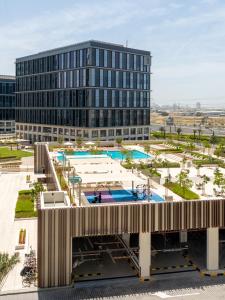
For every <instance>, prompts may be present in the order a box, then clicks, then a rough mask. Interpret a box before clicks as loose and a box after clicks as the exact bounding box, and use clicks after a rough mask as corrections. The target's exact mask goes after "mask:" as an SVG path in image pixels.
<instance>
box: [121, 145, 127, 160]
mask: <svg viewBox="0 0 225 300" xmlns="http://www.w3.org/2000/svg"><path fill="white" fill-rule="evenodd" d="M120 152H121V154H122V162H123V159H124V158H125V159H126V157H127V156H128V153H129V150H127V149H125V148H123V149H122V150H121V151H120Z"/></svg>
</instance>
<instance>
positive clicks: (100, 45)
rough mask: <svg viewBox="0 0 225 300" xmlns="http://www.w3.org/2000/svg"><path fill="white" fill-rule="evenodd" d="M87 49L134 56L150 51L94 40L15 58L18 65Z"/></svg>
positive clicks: (146, 53) (148, 53)
mask: <svg viewBox="0 0 225 300" xmlns="http://www.w3.org/2000/svg"><path fill="white" fill-rule="evenodd" d="M88 47H98V48H104V49H110V50H115V51H125V52H131V53H135V54H141V55H150V51H145V50H139V49H134V48H129V47H125V46H123V45H120V44H114V43H108V42H102V41H96V40H89V41H85V42H81V43H77V44H72V45H68V46H65V47H59V48H55V49H50V50H46V51H42V52H39V53H36V54H32V55H28V56H24V57H21V58H17V59H16V62H17V63H18V62H22V61H26V60H30V59H37V58H42V57H45V56H49V55H55V54H60V53H65V52H69V51H73V50H79V49H83V48H88Z"/></svg>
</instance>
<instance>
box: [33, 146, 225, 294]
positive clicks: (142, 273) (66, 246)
mask: <svg viewBox="0 0 225 300" xmlns="http://www.w3.org/2000/svg"><path fill="white" fill-rule="evenodd" d="M43 170H44V173H45V175H46V184H47V187H48V192H46V193H47V194H48V196H49V195H50V196H51V197H52V206H51V204H50V201H49V199H48V201H47V202H46V206H45V205H43V202H42V201H40V203H39V206H38V259H37V263H38V286H39V287H45V288H46V287H55V286H64V285H70V284H71V283H72V280H73V279H72V273H73V270H72V267H73V266H72V257H73V250H72V242H73V239H76V238H85V237H94V236H102V237H103V236H110V235H116V236H117V235H122V236H123V235H131V234H136V235H138V238H139V253H138V266H136V267H137V271H138V276H139V277H140V279H141V280H148V279H149V278H150V277H151V272H152V271H153V270H152V265H151V264H152V262H151V256H152V255H151V253H152V251H154V248H152V245H153V244H152V242H153V241H152V237H153V235H154V234H159V235H161V234H166V233H167V236H168V234H169V233H181V239H182V241H181V243H183V242H187V234H189V233H193V232H198V231H205V233H206V238H205V241H204V242H205V244H206V255H205V256H204V253H201V255H202V256H203V257H204V259H205V266H206V270H208V271H213V272H217V271H219V261H220V257H222V255H223V250H222V247H220V246H219V245H220V238H219V231H220V230H221V229H224V228H225V199H212V198H210V199H204V200H199V199H198V200H188V201H186V200H181V201H171V202H170V201H164V202H147V201H145V202H144V201H140V202H138V201H134V202H133V203H132V202H130V203H129V202H121V203H118V202H117V203H112V202H111V203H110V202H109V203H107V204H106V203H105V204H103V205H102V204H100V205H98V204H93V205H87V206H71V205H70V204H68V203H69V201H68V202H67V204H66V205H64V203H62V204H61V205H59V201H58V200H57V197H58V196H60V195H61V194H62V190H61V188H60V184H59V182H58V178H57V175H56V173H55V170H54V165H53V161H52V160H51V158H50V155H49V151H48V146H47V144H45V143H36V144H35V147H34V172H35V173H36V174H38V173H42V174H43ZM43 194H44V193H43ZM43 194H42V195H41V197H40V198H41V199H42V198H43ZM56 203H58V204H57V206H56ZM198 238H199V236H198ZM75 242H76V241H75ZM195 245H196V244H194V247H196V246H195ZM173 247H174V246H173ZM219 248H221V250H220V252H219ZM93 249H94V247H93ZM186 249H187V248H185V250H186ZM117 250H118V248H117ZM167 250H168V249H167ZM174 250H175V249H174V248H173V249H172V252H173V253H174ZM180 250H181V249H179V251H180ZM79 251H83V249H82V250H81V249H79ZM91 253H92V255H93V252H91ZM220 253H221V255H220ZM130 259H131V260H132V256H130ZM168 259H169V260H171V256H169V257H168ZM164 260H165V257H164ZM101 263H102V261H101ZM95 264H96V262H95ZM173 268H174V267H172V268H171V269H173ZM175 268H176V266H175ZM166 269H167V268H166ZM75 272H76V270H75ZM185 272H186V271H185ZM215 274H216V273H214V276H215ZM222 274H223V275H224V272H223V273H222ZM75 275H76V274H75ZM82 276H83V275H82Z"/></svg>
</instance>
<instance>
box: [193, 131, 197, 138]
mask: <svg viewBox="0 0 225 300" xmlns="http://www.w3.org/2000/svg"><path fill="white" fill-rule="evenodd" d="M196 132H197V130H196V129H193V134H194V140H195V139H196Z"/></svg>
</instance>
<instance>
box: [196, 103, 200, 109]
mask: <svg viewBox="0 0 225 300" xmlns="http://www.w3.org/2000/svg"><path fill="white" fill-rule="evenodd" d="M196 109H197V110H200V109H201V103H200V102H197V103H196Z"/></svg>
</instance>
